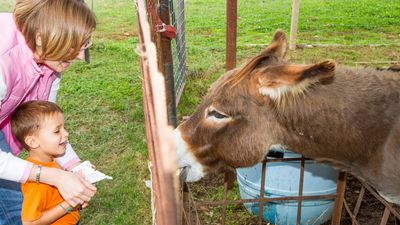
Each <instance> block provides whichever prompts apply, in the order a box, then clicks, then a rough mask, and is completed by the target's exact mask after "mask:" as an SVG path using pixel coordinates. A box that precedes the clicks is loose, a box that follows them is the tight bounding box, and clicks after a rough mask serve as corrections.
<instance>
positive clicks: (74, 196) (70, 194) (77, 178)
mask: <svg viewBox="0 0 400 225" xmlns="http://www.w3.org/2000/svg"><path fill="white" fill-rule="evenodd" d="M60 172H61V174H60V177H59V179H57V182H56V183H55V184H54V185H55V186H56V187H57V189H58V191H59V192H60V194H61V196H62V197H63V198H64V200H65V201H67V202H68V204H70V205H71V206H72V207H75V206H77V205H82V207H83V208H84V207H86V206H87V204H88V202H89V201H90V199H91V198H92V197H93V196H94V194H95V193H96V187H95V186H94V185H92V184H91V183H89V182H87V181H86V180H85V178H84V176H83V175H82V174H81V173H72V172H67V171H62V170H60Z"/></svg>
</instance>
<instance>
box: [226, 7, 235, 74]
mask: <svg viewBox="0 0 400 225" xmlns="http://www.w3.org/2000/svg"><path fill="white" fill-rule="evenodd" d="M236 29H237V0H226V71H228V70H231V69H233V68H235V67H236V35H237V31H236Z"/></svg>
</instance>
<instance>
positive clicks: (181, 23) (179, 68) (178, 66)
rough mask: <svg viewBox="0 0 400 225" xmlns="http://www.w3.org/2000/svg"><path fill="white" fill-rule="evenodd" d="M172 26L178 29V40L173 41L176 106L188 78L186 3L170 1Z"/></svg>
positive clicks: (175, 0) (182, 0)
mask: <svg viewBox="0 0 400 225" xmlns="http://www.w3.org/2000/svg"><path fill="white" fill-rule="evenodd" d="M169 2H170V16H171V24H172V26H174V27H175V28H176V32H177V33H176V38H175V39H174V40H172V57H173V62H174V66H173V67H174V69H173V70H174V86H175V97H176V104H178V102H179V99H180V96H181V94H182V91H183V87H184V83H185V77H186V40H185V2H184V0H170V1H169Z"/></svg>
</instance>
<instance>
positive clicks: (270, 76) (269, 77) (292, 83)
mask: <svg viewBox="0 0 400 225" xmlns="http://www.w3.org/2000/svg"><path fill="white" fill-rule="evenodd" d="M335 67H336V63H335V62H334V61H333V60H326V61H323V62H320V63H316V64H313V65H280V66H270V67H267V68H265V69H260V70H259V72H257V74H255V75H254V77H253V79H256V80H255V81H256V83H258V85H257V87H258V92H259V93H260V94H262V95H266V96H269V97H271V98H273V99H276V98H280V97H281V96H283V95H284V94H285V93H287V92H292V93H303V92H304V91H305V90H306V89H307V87H308V86H309V85H311V84H314V83H317V82H318V81H323V80H326V79H328V78H332V77H333V76H334V75H335Z"/></svg>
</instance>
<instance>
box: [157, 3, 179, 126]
mask: <svg viewBox="0 0 400 225" xmlns="http://www.w3.org/2000/svg"><path fill="white" fill-rule="evenodd" d="M159 5H160V8H159V14H160V19H161V20H162V21H163V22H164V23H165V24H166V25H169V24H170V20H169V2H168V0H160V4H159ZM157 37H158V40H157V43H158V44H157V48H158V49H157V52H158V54H159V60H160V61H159V65H158V67H159V69H160V71H161V72H162V74H163V75H164V79H165V90H166V97H167V113H168V124H169V125H171V126H173V127H176V125H177V122H176V103H175V85H174V83H175V82H174V69H173V65H174V62H173V59H172V47H171V39H169V38H166V37H164V36H162V35H160V34H158V35H157Z"/></svg>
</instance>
